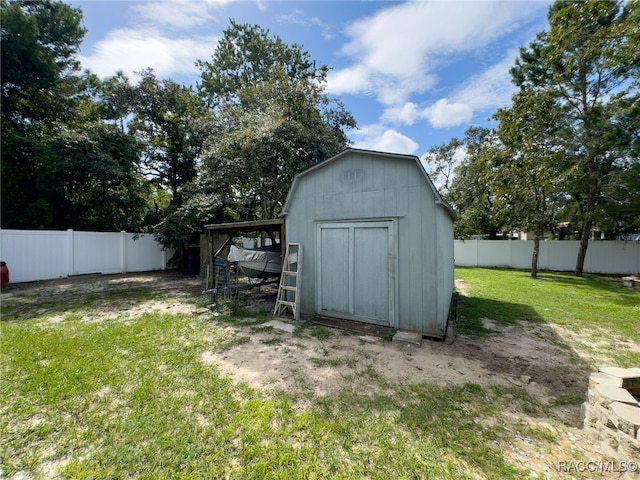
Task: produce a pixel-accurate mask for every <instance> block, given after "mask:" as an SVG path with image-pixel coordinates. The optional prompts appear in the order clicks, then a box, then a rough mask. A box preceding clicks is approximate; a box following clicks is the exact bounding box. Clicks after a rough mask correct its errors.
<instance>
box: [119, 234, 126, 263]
mask: <svg viewBox="0 0 640 480" xmlns="http://www.w3.org/2000/svg"><path fill="white" fill-rule="evenodd" d="M120 272H122V273H127V232H125V231H124V230H122V231H121V232H120Z"/></svg>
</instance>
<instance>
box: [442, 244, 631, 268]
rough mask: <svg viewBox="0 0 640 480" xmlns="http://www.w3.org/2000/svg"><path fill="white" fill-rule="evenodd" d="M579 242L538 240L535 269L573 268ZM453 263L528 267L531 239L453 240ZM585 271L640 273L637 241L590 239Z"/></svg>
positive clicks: (478, 265)
mask: <svg viewBox="0 0 640 480" xmlns="http://www.w3.org/2000/svg"><path fill="white" fill-rule="evenodd" d="M579 248H580V242H579V241H574V240H567V241H546V242H540V255H539V258H538V268H540V269H541V270H555V271H561V272H562V271H564V272H570V271H573V270H574V268H575V264H576V258H577V256H578V249H579ZM454 252H455V260H456V265H458V266H461V267H507V268H524V269H527V268H531V255H532V253H533V240H455V241H454ZM584 271H585V272H588V273H607V274H613V275H628V274H640V242H615V241H592V242H590V243H589V248H588V249H587V256H586V258H585V263H584Z"/></svg>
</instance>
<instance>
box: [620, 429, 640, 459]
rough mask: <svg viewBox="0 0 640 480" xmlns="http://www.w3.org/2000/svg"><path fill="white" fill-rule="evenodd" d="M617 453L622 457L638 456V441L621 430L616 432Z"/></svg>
mask: <svg viewBox="0 0 640 480" xmlns="http://www.w3.org/2000/svg"><path fill="white" fill-rule="evenodd" d="M618 453H619V454H621V455H620V456H621V457H623V458H624V457H626V458H629V459H632V458H640V442H638V440H636V439H635V438H631V437H629V436H628V435H626V434H625V433H623V432H618Z"/></svg>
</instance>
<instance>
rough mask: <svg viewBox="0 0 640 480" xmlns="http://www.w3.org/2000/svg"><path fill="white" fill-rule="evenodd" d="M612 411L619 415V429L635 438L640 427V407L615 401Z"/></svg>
mask: <svg viewBox="0 0 640 480" xmlns="http://www.w3.org/2000/svg"><path fill="white" fill-rule="evenodd" d="M611 412H612V413H613V414H614V415H615V416H616V417H617V420H618V422H617V423H618V430H620V431H622V432H624V433H625V434H627V435H629V437H631V438H632V439H633V440H635V439H636V437H637V434H638V429H640V407H634V406H633V405H627V404H626V403H620V402H613V403H612V404H611Z"/></svg>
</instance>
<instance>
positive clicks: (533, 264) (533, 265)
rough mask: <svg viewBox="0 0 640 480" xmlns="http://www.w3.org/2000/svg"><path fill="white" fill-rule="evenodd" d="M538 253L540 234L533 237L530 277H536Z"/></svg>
mask: <svg viewBox="0 0 640 480" xmlns="http://www.w3.org/2000/svg"><path fill="white" fill-rule="evenodd" d="M539 254H540V236H539V235H538V234H536V236H535V238H534V239H533V255H531V278H538V255H539Z"/></svg>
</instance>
